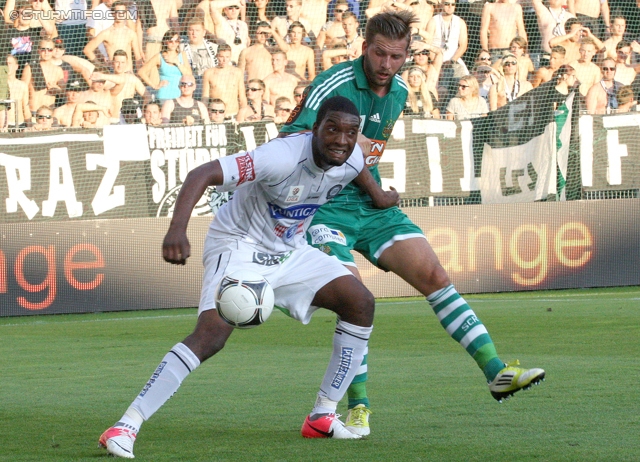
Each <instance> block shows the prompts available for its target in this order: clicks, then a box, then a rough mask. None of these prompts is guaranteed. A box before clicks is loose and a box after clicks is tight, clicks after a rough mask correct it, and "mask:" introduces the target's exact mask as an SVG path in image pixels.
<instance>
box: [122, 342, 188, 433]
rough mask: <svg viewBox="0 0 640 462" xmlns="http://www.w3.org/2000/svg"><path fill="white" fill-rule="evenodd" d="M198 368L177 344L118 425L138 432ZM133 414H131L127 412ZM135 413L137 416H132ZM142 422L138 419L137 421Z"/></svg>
mask: <svg viewBox="0 0 640 462" xmlns="http://www.w3.org/2000/svg"><path fill="white" fill-rule="evenodd" d="M199 365H200V360H199V359H198V357H197V356H196V355H195V354H194V353H193V351H191V350H190V349H189V348H188V347H187V346H186V345H184V344H183V343H177V344H176V345H174V347H173V348H171V350H170V351H169V353H167V354H166V356H165V357H164V358H162V361H161V362H160V364H159V365H158V367H157V368H156V370H155V372H154V373H153V375H152V376H151V378H150V379H149V381H148V382H147V384H146V385H145V386H144V388H143V389H142V391H141V392H140V394H139V395H138V396H137V397H136V399H135V400H133V403H131V406H130V407H129V409H128V410H127V412H126V413H125V415H124V416H122V419H120V422H122V423H125V424H128V425H131V426H133V427H137V429H138V430H139V429H140V425H142V420H148V419H149V417H151V416H152V415H153V414H154V413H155V412H156V411H157V410H158V409H160V407H161V406H162V405H163V404H164V403H165V402H166V401H167V400H168V399H169V398H171V397H172V396H173V394H174V393H175V392H176V391H177V390H178V388H179V387H180V384H181V383H182V381H183V380H184V379H185V378H186V377H187V375H189V374H190V373H191V372H193V371H194V370H195V369H196V368H197V367H198V366H199ZM131 411H133V412H131ZM136 414H137V416H136ZM140 419H142V420H140Z"/></svg>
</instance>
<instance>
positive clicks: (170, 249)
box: [162, 229, 191, 265]
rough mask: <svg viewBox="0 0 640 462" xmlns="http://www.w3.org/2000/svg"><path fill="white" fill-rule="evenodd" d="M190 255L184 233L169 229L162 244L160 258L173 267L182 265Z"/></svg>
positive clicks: (189, 248) (187, 240) (189, 247)
mask: <svg viewBox="0 0 640 462" xmlns="http://www.w3.org/2000/svg"><path fill="white" fill-rule="evenodd" d="M190 255H191V245H190V244H189V239H187V234H186V233H185V232H184V231H173V230H171V229H169V231H168V232H167V235H166V236H165V237H164V241H163V242H162V257H163V258H164V260H165V261H167V262H169V263H173V264H174V265H184V264H185V263H186V262H187V258H189V256H190Z"/></svg>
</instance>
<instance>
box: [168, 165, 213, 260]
mask: <svg viewBox="0 0 640 462" xmlns="http://www.w3.org/2000/svg"><path fill="white" fill-rule="evenodd" d="M222 181H223V173H222V168H221V167H220V162H218V161H217V160H214V161H212V162H208V163H206V164H203V165H201V166H199V167H196V168H194V169H193V170H191V171H190V172H189V174H188V175H187V178H186V179H185V180H184V183H183V184H182V187H181V188H180V194H178V199H177V200H176V206H175V208H174V210H173V218H172V219H171V224H170V225H169V230H168V231H167V234H166V235H165V237H164V241H163V242H162V257H163V258H164V259H165V261H167V262H169V263H173V264H174V265H184V264H185V263H186V261H187V258H189V256H190V255H191V245H190V244H189V239H187V225H188V224H189V219H190V218H191V212H192V211H193V208H194V207H195V206H196V204H197V203H198V201H199V200H200V198H201V197H202V195H203V194H204V191H205V190H206V189H207V187H208V186H215V185H221V184H222Z"/></svg>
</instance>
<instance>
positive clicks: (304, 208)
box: [267, 202, 320, 220]
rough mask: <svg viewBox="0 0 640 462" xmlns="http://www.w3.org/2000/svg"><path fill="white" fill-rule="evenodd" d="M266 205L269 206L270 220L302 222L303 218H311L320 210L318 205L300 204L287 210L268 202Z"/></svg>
mask: <svg viewBox="0 0 640 462" xmlns="http://www.w3.org/2000/svg"><path fill="white" fill-rule="evenodd" d="M267 205H269V214H270V215H271V218H274V219H276V220H281V219H283V218H284V219H286V218H289V219H291V218H292V219H294V220H304V219H305V218H309V217H310V216H313V214H314V213H316V212H317V211H318V209H319V208H320V205H319V204H300V205H294V206H293V207H287V208H283V207H280V206H279V205H277V204H272V203H271V202H268V203H267Z"/></svg>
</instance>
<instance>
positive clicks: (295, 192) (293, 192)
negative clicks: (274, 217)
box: [284, 185, 304, 203]
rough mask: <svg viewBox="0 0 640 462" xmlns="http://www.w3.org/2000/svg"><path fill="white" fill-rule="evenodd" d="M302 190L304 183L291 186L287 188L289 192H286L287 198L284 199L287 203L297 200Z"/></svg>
mask: <svg viewBox="0 0 640 462" xmlns="http://www.w3.org/2000/svg"><path fill="white" fill-rule="evenodd" d="M302 191H304V185H298V186H291V187H290V188H289V194H287V198H286V199H285V200H284V201H285V202H289V203H290V202H298V201H299V200H300V197H301V196H302Z"/></svg>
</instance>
